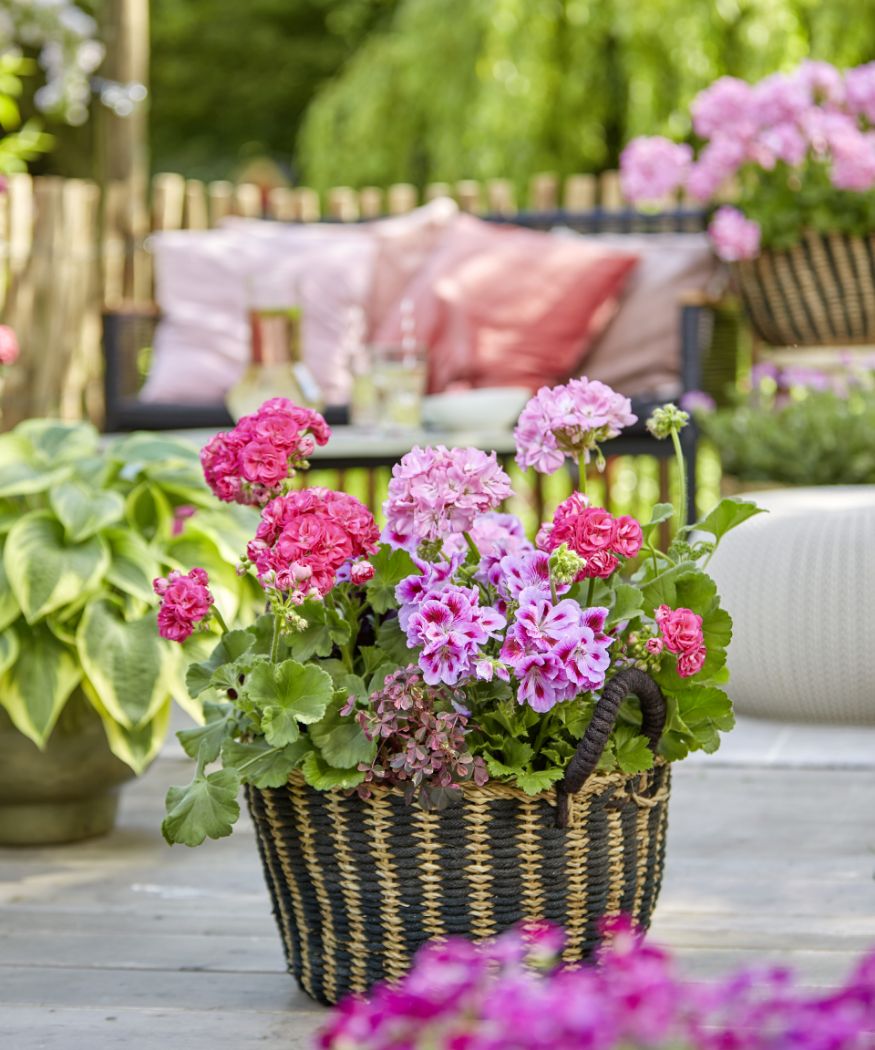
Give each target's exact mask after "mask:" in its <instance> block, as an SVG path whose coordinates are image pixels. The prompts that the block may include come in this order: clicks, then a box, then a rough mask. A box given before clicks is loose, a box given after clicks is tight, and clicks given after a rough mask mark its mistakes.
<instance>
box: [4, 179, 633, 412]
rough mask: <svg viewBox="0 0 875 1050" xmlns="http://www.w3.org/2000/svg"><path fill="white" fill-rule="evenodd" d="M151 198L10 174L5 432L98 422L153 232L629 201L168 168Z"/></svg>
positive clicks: (604, 188) (589, 192) (559, 185)
mask: <svg viewBox="0 0 875 1050" xmlns="http://www.w3.org/2000/svg"><path fill="white" fill-rule="evenodd" d="M146 196H147V195H146V194H144V193H132V192H130V190H129V187H128V186H127V185H126V184H123V183H110V184H108V185H107V186H106V187H104V188H101V187H100V186H98V185H97V184H96V183H93V182H89V181H85V180H81V179H63V178H59V177H54V176H42V177H36V178H31V177H30V176H28V175H14V176H12V178H11V179H10V180H9V185H8V191H7V192H6V193H5V194H3V195H2V196H0V245H2V264H0V307H2V314H3V320H4V322H5V323H7V324H10V325H12V326H13V327H14V328H15V330H16V332H17V333H18V337H19V341H20V343H21V346H22V358H21V361H20V362H19V364H18V365H17V366H16V367H15V368H14V369H12V370H10V372H9V375H8V380H7V384H6V389H5V396H4V401H3V425H4V427H9V426H12V425H14V423H16V422H17V421H18V420H20V419H23V418H26V417H28V416H40V415H52V416H60V417H62V418H68V419H76V418H81V417H83V416H85V417H87V418H91V419H93V420H95V421H96V422H98V423H99V422H100V419H101V414H102V384H101V353H100V330H101V312H102V309H103V308H104V306H107V307H110V308H111V307H117V306H120V305H121V304H129V303H148V302H150V301H151V299H152V257H151V254H150V252H149V235H150V233H152V232H153V231H156V230H174V229H193V230H196V229H207V228H209V227H212V226H216V225H217V224H219V223H220V222H221V221H222V219H223V218H225V217H226V216H228V215H240V216H247V217H269V218H274V219H278V220H283V221H293V222H314V221H317V220H319V219H322V218H330V219H334V220H337V221H345V222H354V221H358V220H360V219H369V218H377V217H379V216H383V215H400V214H403V213H404V212H408V211H411V210H412V209H413V208H415V207H417V205H419V204H421V203H425V202H426V201H429V200H432V199H434V198H436V197H440V196H451V197H454V198H455V199H456V200H457V201H458V203H459V205H460V207H461V208H462V209H463V210H465V211H469V212H472V213H483V212H488V213H491V214H498V215H506V216H512V215H514V214H515V213H517V211H518V210H527V211H535V212H553V211H556V210H558V209H564V210H567V211H571V212H580V211H588V210H590V209H592V208H594V207H600V208H602V209H603V210H605V211H621V210H623V209H624V207H625V204H624V201H623V199H622V194H621V192H620V182H619V175H618V173H617V172H614V171H609V172H605V173H603V174H602V175H600V176H595V175H572V176H569V177H567V178H566V179H565V180H564V181H563V180H561V179H560V178H559V177H558V176H556V175H554V174H550V173H542V174H537V175H534V176H533V177H532V179H531V180H530V184H529V187H528V194H527V198H526V199H525V200H524V201H518V199H517V196H516V193H515V190H514V186H513V184H512V183H511V182H510V181H509V180H508V179H490V180H488V181H486V182H478V181H474V180H463V181H461V182H457V183H455V184H454V185H450V184H448V183H434V184H431V185H429V186H427V187H425V190H424V192H423V193H422V194H420V192H419V190H418V189H417V187H415V186H413V185H411V184H408V183H398V184H396V185H393V186H389V187H388V188H386V189H381V188H379V187H376V186H366V187H364V188H362V189H358V190H357V189H353V188H352V187H349V186H337V187H334V188H333V189H330V190H328V192H327V193H325V194H324V195H322V196H320V194H319V193H317V192H316V191H315V190H313V189H309V188H307V187H297V188H291V187H285V186H283V187H275V188H271V189H269V190H262V189H261V188H260V187H259V186H256V185H253V184H250V183H242V184H239V185H234V184H232V183H230V182H211V183H204V182H200V181H198V180H196V179H186V178H184V177H183V176H182V175H178V174H170V173H167V174H160V175H156V176H155V177H154V179H153V180H152V184H151V187H150V192H149V199H146Z"/></svg>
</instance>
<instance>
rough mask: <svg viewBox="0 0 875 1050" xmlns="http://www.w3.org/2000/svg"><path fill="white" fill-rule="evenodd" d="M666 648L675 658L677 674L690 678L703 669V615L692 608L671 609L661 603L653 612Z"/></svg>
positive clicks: (704, 650) (705, 655)
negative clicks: (676, 659)
mask: <svg viewBox="0 0 875 1050" xmlns="http://www.w3.org/2000/svg"><path fill="white" fill-rule="evenodd" d="M653 618H654V619H655V620H656V623H657V626H658V627H659V633H660V635H661V636H662V640H663V642H664V643H665V648H666V649H667V650H668V651H669V652H670V653H674V654H675V655H676V656H677V658H678V661H677V669H678V674H679V675H680V676H681V678H690V677H692V675H694V674H698V672H699V671H701V670H702V666H703V665H704V663H705V659H706V657H707V655H708V651H707V649H706V647H705V636H704V634H703V631H702V617H701V616H699V614H698V613H695V612H693V610H692V609H685V608H683V607H680V608H677V609H672V608H670V607H669V606H668V605H660V606H659V608H658V609H657V610H656V612H655V613H654V614H653Z"/></svg>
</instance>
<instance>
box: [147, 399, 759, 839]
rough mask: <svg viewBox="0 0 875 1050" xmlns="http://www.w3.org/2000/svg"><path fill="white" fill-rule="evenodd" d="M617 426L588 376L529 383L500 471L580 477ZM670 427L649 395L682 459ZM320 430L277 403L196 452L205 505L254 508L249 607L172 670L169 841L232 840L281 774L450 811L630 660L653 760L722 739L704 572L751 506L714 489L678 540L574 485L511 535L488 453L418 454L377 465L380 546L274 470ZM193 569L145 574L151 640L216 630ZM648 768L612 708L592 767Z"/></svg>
mask: <svg viewBox="0 0 875 1050" xmlns="http://www.w3.org/2000/svg"><path fill="white" fill-rule="evenodd" d="M634 418H635V417H634V416H633V415H632V413H631V411H630V405H629V402H628V400H627V399H625V398H622V397H620V396H619V395H616V394H615V393H614V392H613V391H611V390H610V389H609V388H608V387H606V386H604V385H603V384H601V383H597V382H589V381H587V380H585V379H582V380H574V381H572V382H571V383H569V384H568V385H567V386H565V387H558V388H556V389H554V390H547V389H546V388H545V389H544V390H542V391H540V392H539V393H538V395H537V396H536V397H535V398H534V399H533V400H532V402H531V403H530V405H529V406H528V408H527V409H526V410H525V411H524V412H523V415H522V416H521V418H520V423H519V426H518V427H517V431H516V437H517V444H518V456H517V459H518V462H519V463H520V465H521V466H522V467H530V466H531V467H534V468H535V469H537V470H541V471H544V472H549V473H552V472H554V471H556V470H558V469H559V468H560V467H561V466H562V464H563V463H564V461H565V460H566V458H568V457H572V458H574V459H575V460H577V461H578V462H579V464H580V466H581V471H580V477H581V487H582V488H584V487H585V485H584V482H585V475H586V469H585V468H586V465H587V463H588V461H589V460H590V459H591V458H592V459H594V460H595V461H596V462H599V461H600V459H601V451H600V446H601V444H602V443H603V442H605V441H608V440H610V438H611V437H613V436H615V435H616V434H618V433H619V432H620V430H621V429H622V427H623V426H626V425H628V424H629V423H631V422H633V421H634ZM686 421H687V417H686V414H685V413H683V412H681V411H680V410H679V409H677V408H675V407H674V406H667V407H666V408H664V409H661V410H658V412H657V413H656V414H655V416H654V418H653V420H652V421H651V427H652V429H653V431H654V433H655V434H657V435H658V436H661V437H665V438H666V439H671V440H674V441H675V443H676V448H677V451H678V454H680V444H679V442H677V440H676V439H677V433H678V430H679V429H680V428H681V427H682V426H683V425H685V423H686ZM328 438H329V433H328V428H327V427H326V426H325V423H324V421H323V420H322V419H321V417H319V416H318V415H316V414H315V413H312V412H309V411H307V410H304V409H300V408H297V407H296V406H294V405H292V404H291V403H290V402H287V401H284V400H282V399H274V400H273V401H270V402H267V403H266V404H265V405H264V406H262V408H261V409H260V410H259V411H258V412H257V413H255V414H253V415H251V416H247V417H244V418H243V419H242V420H241V421H240V422H239V423H238V425H237V427H236V428H235V430H234V431H232V432H231V433H229V434H222V435H218V436H217V437H216V438H214V439H213V440H212V441H211V442H210V444H209V445H207V447H206V448H205V449H204V451H203V453H202V462H203V465H204V469H205V473H206V476H207V479H208V481H209V484H210V486H211V488H212V489H213V491H214V492H215V493H216V494H217V496H219V498H221V499H223V500H225V501H227V502H239V503H246V504H256V505H258V506H260V507H261V519H260V522H259V523H258V527H257V528H256V529H255V530H254V533H253V535H252V536H251V538H250V540H249V543H248V545H247V547H246V549H245V552H243V551H241V558H240V562H239V568H240V571H242V572H249V573H252V574H253V575H254V576H255V577H256V578H257V579H258V581H259V582H260V584H261V586H262V588H263V590H264V595H265V599H266V603H267V611H266V612H265V613H264V614H263V615H262V616H260V617H259V618H258V620H257V621H256V622H255V623H254V624H252V625H250V626H249V627H244V628H242V629H241V628H237V629H234V630H224V633H223V636H222V638H221V640H220V641H219V643H218V644H217V645H216V647H215V649H214V650H213V652H212V653H211V654H210V656H209V657H208V658H207V659H206V660H202V661H200V662H196V663H194V664H193V665H192V666H191V667H190V668H189V671H188V675H187V683H188V687H189V690H190V693H191V695H192V696H193V697H196V698H198V699H199V700H202V701H203V702H204V705H205V711H206V722H205V724H204V725H202V726H199V727H197V728H194V729H191V730H186V731H184V732H182V733H181V734H180V739H181V741H182V744H183V746H184V747H185V748H186V750H187V751H188V753H189V754H190V755H191V756H192V758H194V759H196V761H197V769H196V773H195V776H194V779H193V781H192V782H191V784H189V785H187V786H184V787H174V788H171V790H170V792H169V794H168V798H167V804H168V812H167V816H166V819H165V821H164V833H165V835H166V837H167V838H168V840H169V841H171V842H182V843H187V844H189V845H195V844H197V843H199V842H201V841H203V839H204V838H205V837H206V836H211V837H219V836H223V835H227V834H229V833H230V831H231V826H232V824H233V822H234V820H235V819H236V817H237V815H238V802H237V793H238V789H239V787H240V785H241V783H246V784H250V785H253V786H254V787H255V788H272V787H278V786H280V785H282V784H283V783H285V782H286V780H287V779H288V778H289V777H290V776H291V775H293V774H294V775H295V776H302V777H303V778H304V780H305V781H306V782H307V783H308V784H309V785H310V786H311V787H313V788H316V789H319V790H326V789H341V790H343V791H348V792H353V791H356V792H359V793H360V794H362V795H363V796H368V795H369V794H370V793H371V792H374V791H378V790H382V789H383V788H384V787H385V786H387V785H388V786H397V787H399V788H403V789H404V790H405V792H406V793H407V795H408V797H409V799H410V801H411V804H422V805H425V806H443V805H447V804H452V803H453V801H454V798H455V797H457V796H458V794H459V787H460V785H461V784H463V783H464V782H466V781H473V783H474V784H475V785H476V784H483V783H484V782H485V781H486V780H488V779H496V780H500V781H504V782H507V783H510V784H514V785H516V786H517V787H519V788H521V789H522V790H523V791H525V792H528V793H531V794H535V793H538V792H540V791H542V790H545V789H547V788H549V787H550V786H551V785H553V784H555V783H556V782H557V781H558V780H560V779H561V778H562V776H563V774H564V772H565V767H566V765H567V764H568V761H569V759H570V758H571V756H572V754H573V753H574V750H575V748H576V746H577V744H578V742H579V740H580V738H581V735H582V733H583V732H584V730H585V728H586V726H587V724H588V723H589V721H590V719H591V718H592V714H593V708H594V705H595V702H596V700H597V698H598V697H599V695H600V691H601V690H602V688H603V686H604V684H605V682H606V681H607V680H608V679H609V678H610V677H611V676H612V675H614V674H615V673H616V672H617V671H618V670H620V669H621V668H626V667H639V668H644V669H646V670H647V671H649V672H650V674H651V675H652V676H653V677H654V678H655V680H656V681H657V682H658V683H659V685H660V686H661V687H662V689H663V691H664V693H665V696H666V698H667V702H668V711H669V714H668V722H667V726H666V730H665V732H664V734H663V737H662V742H661V753H662V756H663V757H664V758H665V759H667V760H675V759H680V758H683V757H684V756H685V755H687V754H688V752H690V751H691V750H697V749H705V750H708V751H711V750H714V749H715V748H716V747H717V746H718V744H719V731H720V730H726V729H729V728H731V726H732V723H733V718H732V710H731V705H730V702H729V699H728V698H727V696H726V694H725V692H724V691H723V688H722V687H723V684H724V682H725V679H726V668H725V662H726V645H727V643H728V642H729V639H730V633H731V622H730V618H729V615H728V613H727V612H726V611H725V610H724V609H722V608H721V606H720V600H719V597H718V595H717V589H716V587H715V584H714V582H713V581H712V580H711V578H710V577H709V576H708V574H707V572H706V570H705V566H706V565H707V561H708V558H709V557H710V555H711V552H712V551H713V549H714V546H715V544H716V543H717V542H718V541H719V539H720V537H721V536H722V535H723V534H724V533H725V532H726V531H727V530H728V529H730V528H733V527H734V526H736V525H738V524H740V523H741V522H742V521H744V520H745V519H746V518H748V517H749V516H750V515H751V514H754V513H756V510H757V508H756V507H755V506H754V505H753V504H748V503H742V502H737V501H732V500H725V501H723V502H722V503H721V504H719V505H718V506H717V507H715V509H714V510H713V511H712V512H711V513H710V514H709V515H708V516H707V517H706V518H705V519H704V521H702V522H700V523H699V524H698V526H696V527H695V531H694V530H693V527H691V526H687V525H686V524H681V523H679V524H678V528H677V529H676V532H675V539H674V541H673V542H672V544H671V546H669V547H668V549H667V550H663V549H661V548H660V546H659V543H658V539H657V538H658V534H659V531H660V529H659V526H660V524H661V523H663V522H666V521H667V520H668V519H670V518H671V517H672V516H673V514H674V512H673V509H672V507H671V505H669V504H661V505H658V506H656V507H655V508H654V509H653V513H652V515H651V517H650V518H649V520H647V521H644V522H643V523H639V522H638V521H636V520H634V519H633V518H631V517H628V516H625V515H624V516H620V517H615V516H613V515H612V514H610V513H609V512H608V511H607V510H605V509H603V508H601V507H597V506H595V505H593V504H591V503H590V502H589V500H588V498H587V496H586V494H585V492H583V491H581V492H575V493H574V494H573V495H572V496H571V497H569V499H567V500H565V501H564V502H563V503H562V504H561V506H560V507H559V508H558V509H557V510H556V512H555V514H554V515H553V517H552V520H551V521H549V522H546V523H545V524H544V525H543V526H542V528H541V529H540V531H539V532H538V534H537V536H536V537H529V536H526V535H525V532H524V530H523V527H522V525H521V523H520V521H519V520H518V519H517V518H515V517H514V516H513V515H510V514H507V513H503V512H502V511H501V510H500V509H499V508H500V505H501V504H502V503H503V502H504V501H505V500H506V499H507V498H508V497H509V496H510V495H511V485H510V479H509V478H508V475H507V474H506V473H505V472H504V470H503V469H502V468H501V466H500V465H499V463H498V462H497V459H496V456H495V454H494V453H491V454H487V453H485V452H482V451H479V450H477V449H473V448H462V449H447V448H444V447H443V446H440V447H437V448H414V449H413V450H412V451H411V452H409V453H408V454H407V455H405V456H404V457H403V458H402V460H401V461H400V463H399V464H398V465H397V466H396V467H395V468H394V470H393V477H392V480H391V482H390V485H389V494H388V499H387V501H386V503H385V506H384V513H385V518H386V523H385V528H384V530H383V532H382V536H381V533H380V531H379V529H378V528H377V525H376V523H375V521H374V518H373V516H372V515H371V513H370V511H368V510H367V508H366V507H364V506H363V505H362V504H361V503H359V502H358V501H357V500H356V499H354V498H353V497H351V496H349V495H346V494H344V493H339V492H332V491H329V490H326V489H320V488H311V489H306V488H304V489H302V488H300V487H299V486H298V485H297V484H296V483H294V482H293V480H292V475H293V474H294V472H295V470H297V469H300V468H302V467H305V466H306V456H307V454H309V452H310V450H312V448H313V446H314V443H315V442H320V443H324V442H325V441H327V440H328ZM681 476H682V477H683V471H681ZM681 505H682V506H683V505H685V502H684V501H682V504H681ZM202 568H203V567H202V566H197V567H195V568H193V569H192V570H191V571H190V572H189V573H186V574H182V573H177V574H175V575H173V576H172V577H167V578H162V579H159V580H157V581H156V584H155V586H156V590H157V591H158V593H159V594H160V595H161V597H162V602H161V609H160V612H159V628H160V631H161V633H162V634H164V635H165V636H166V637H169V638H185V637H187V636H188V635H189V634H190V632H191V631H192V630H195V629H198V628H200V627H202V626H203V625H204V624H210V623H218V624H219V625H222V624H224V623H225V622H226V621H227V622H230V617H229V614H228V613H229V611H228V610H227V609H225V608H224V606H223V603H222V600H221V598H220V596H219V594H218V593H215V588H214V587H213V581H212V579H211V578H208V577H207V574H205V573H204V572H203V571H201V570H202ZM220 610H221V612H220ZM653 762H654V756H653V754H652V753H651V751H650V749H649V748H648V746H647V741H646V739H645V737H644V736H643V735H642V732H641V714H640V712H639V711H638V710H637V708H636V705H635V704H634V703H632V702H631V701H629V702H627V703H625V704H624V705H623V707H622V709H621V717H620V720H619V722H618V724H617V726H616V728H615V729H614V731H613V733H612V734H611V737H610V740H609V742H608V745H607V747H606V749H605V751H604V755H603V758H602V764H601V766H602V768H603V769H606V770H622V771H625V772H637V771H643V770H645V769H648V768H650V767H651V766H652V764H653Z"/></svg>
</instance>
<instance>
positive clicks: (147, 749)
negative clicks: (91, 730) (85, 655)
mask: <svg viewBox="0 0 875 1050" xmlns="http://www.w3.org/2000/svg"><path fill="white" fill-rule="evenodd" d="M83 691H84V693H85V695H86V696H87V697H88V701H89V703H90V704H91V706H92V707H93V708H94V710H95V711H96V712H97V713H98V714H99V715H100V720H101V722H103V729H104V732H105V733H106V739H107V741H108V742H109V747H110V750H111V751H112V753H113V754H114V755H115V756H116V758H120V759H121V760H122V762H124V763H125V764H126V765H129V766H130V767H131V769H132V770H133V771H134V772H135V773H136V774H137V775H138V776H139V775H140V773H142V772H144V771H145V769H146V768H147V767H148V766H149V764H150V763H151V762H152V760H153V759H154V758H155V757H156V756H157V754H158V752H159V751H160V750H161V745H162V744H163V743H164V740H165V738H166V736H167V729H168V727H169V725H170V709H171V707H172V706H173V701H172V700H170V698H169V697H168V699H167V700H165V701H164V703H163V704H162V705H161V706H160V707H159V708H158V710H157V711H156V712H155V714H154V715H153V717H152V718H150V719H149V720H148V721H147V722H144V723H143V724H142V725H141V726H138V728H136V729H126V728H125V727H124V726H122V725H119V723H118V722H117V721H116V720H115V719H114V718H113V717H112V715H111V714H110V713H109V712H108V711H107V710H106V708H105V707H104V706H103V704H102V703H101V702H100V698H99V697H98V696H97V694H96V693H95V692H94V689H93V688H92V687H91V684H90V683H89V682H88V681H87V679H86V680H85V681H84V682H83Z"/></svg>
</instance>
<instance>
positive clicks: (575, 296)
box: [376, 215, 637, 393]
mask: <svg viewBox="0 0 875 1050" xmlns="http://www.w3.org/2000/svg"><path fill="white" fill-rule="evenodd" d="M636 262H637V256H636V255H634V254H632V253H631V252H622V251H617V250H612V249H607V248H602V247H600V246H598V245H594V244H591V243H588V242H587V243H581V242H578V241H575V240H572V239H570V238H569V239H565V238H559V237H554V236H551V235H550V234H548V233H539V232H537V231H533V230H525V229H521V228H519V227H515V226H498V225H495V224H493V223H488V222H484V221H483V220H481V219H476V218H474V217H473V216H471V215H460V216H458V218H456V220H455V222H454V223H453V225H452V226H451V227H450V228H449V230H448V232H447V233H446V234H445V235H444V237H443V239H442V241H441V243H440V245H439V247H438V248H437V250H436V251H435V252H434V254H433V255H432V257H431V259H430V261H429V262H428V263H427V265H426V266H425V268H424V269H423V270H422V271H421V272H420V273H419V274H418V275H417V276H416V277H414V279H413V280H412V281H411V283H410V284H409V285H408V287H407V289H406V291H405V293H404V297H403V298H405V299H409V300H410V301H411V303H412V305H413V317H414V321H415V325H416V336H417V339H419V341H421V342H423V343H424V344H425V345H426V346H427V347H428V355H429V378H428V387H429V391H430V392H431V393H436V392H439V391H442V390H446V389H448V388H450V389H460V388H469V387H489V386H528V387H530V388H531V389H532V390H536V389H537V388H538V387H540V386H543V385H544V384H547V385H551V384H554V383H561V382H564V381H565V380H566V379H568V377H569V376H571V375H572V374H573V373H574V372H575V371H576V370H577V369H578V368H579V367H580V364H581V362H582V360H583V358H584V357H585V355H586V353H587V351H588V350H589V348H590V346H591V345H592V343H593V341H594V340H595V339H596V338H597V337H598V336H599V334H600V333H601V332H602V331H603V330H604V328H605V326H606V325H607V324H608V322H609V321H610V320H611V318H612V317H613V315H614V312H615V311H616V308H617V300H618V297H619V296H620V293H621V292H622V290H623V285H624V284H625V282H626V280H627V278H628V277H629V275H630V273H631V272H632V270H633V269H634V267H635V264H636ZM400 337H401V304H400V302H398V303H396V304H395V306H394V307H393V308H392V310H391V311H390V313H389V315H388V316H387V318H386V319H385V320H384V322H383V323H382V324H381V325H380V327H379V329H378V331H377V334H376V340H377V342H383V343H394V342H397V341H398V340H399V339H400Z"/></svg>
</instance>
